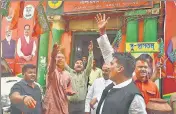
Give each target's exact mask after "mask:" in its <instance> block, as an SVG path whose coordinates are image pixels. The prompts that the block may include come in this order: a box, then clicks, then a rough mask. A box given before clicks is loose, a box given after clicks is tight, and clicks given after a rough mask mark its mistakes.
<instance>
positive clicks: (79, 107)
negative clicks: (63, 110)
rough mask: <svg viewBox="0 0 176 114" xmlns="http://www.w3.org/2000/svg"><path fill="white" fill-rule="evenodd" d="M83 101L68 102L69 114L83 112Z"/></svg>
mask: <svg viewBox="0 0 176 114" xmlns="http://www.w3.org/2000/svg"><path fill="white" fill-rule="evenodd" d="M84 109H85V101H84V100H83V101H79V102H69V105H68V110H69V114H85V111H84Z"/></svg>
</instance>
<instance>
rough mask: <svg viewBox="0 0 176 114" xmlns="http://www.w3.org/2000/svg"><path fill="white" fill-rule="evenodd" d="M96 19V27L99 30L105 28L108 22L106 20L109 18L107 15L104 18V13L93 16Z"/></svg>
mask: <svg viewBox="0 0 176 114" xmlns="http://www.w3.org/2000/svg"><path fill="white" fill-rule="evenodd" d="M95 19H96V21H97V25H98V29H99V30H105V27H106V24H107V23H108V20H109V19H110V17H108V18H107V19H106V15H105V14H103V15H102V14H100V13H99V14H97V15H96V17H95Z"/></svg>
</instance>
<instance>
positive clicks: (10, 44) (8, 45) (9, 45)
mask: <svg viewBox="0 0 176 114" xmlns="http://www.w3.org/2000/svg"><path fill="white" fill-rule="evenodd" d="M15 47H16V41H15V40H13V39H12V31H11V30H9V28H8V27H7V28H6V33H5V39H4V40H2V48H1V49H2V57H3V58H6V59H13V58H15Z"/></svg>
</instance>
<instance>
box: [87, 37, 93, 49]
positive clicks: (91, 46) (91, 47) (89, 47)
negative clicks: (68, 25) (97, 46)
mask: <svg viewBox="0 0 176 114" xmlns="http://www.w3.org/2000/svg"><path fill="white" fill-rule="evenodd" d="M88 49H89V52H90V51H93V42H92V40H91V41H90V44H89V46H88Z"/></svg>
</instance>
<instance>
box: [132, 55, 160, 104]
mask: <svg viewBox="0 0 176 114" xmlns="http://www.w3.org/2000/svg"><path fill="white" fill-rule="evenodd" d="M149 65H150V63H148V61H147V60H146V58H145V56H142V55H141V56H139V57H138V58H136V68H135V76H134V77H133V81H134V83H135V84H136V86H137V87H138V89H139V90H140V91H141V93H142V96H143V97H144V100H145V103H146V104H147V103H148V102H149V100H150V99H151V98H160V93H159V90H158V88H157V86H156V84H155V83H154V82H153V81H151V80H150V79H149V77H148V69H149Z"/></svg>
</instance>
